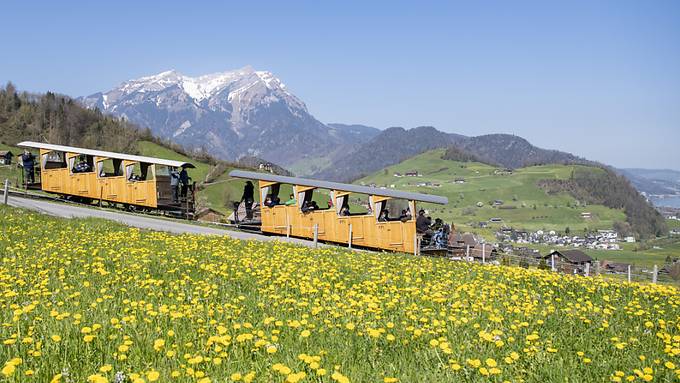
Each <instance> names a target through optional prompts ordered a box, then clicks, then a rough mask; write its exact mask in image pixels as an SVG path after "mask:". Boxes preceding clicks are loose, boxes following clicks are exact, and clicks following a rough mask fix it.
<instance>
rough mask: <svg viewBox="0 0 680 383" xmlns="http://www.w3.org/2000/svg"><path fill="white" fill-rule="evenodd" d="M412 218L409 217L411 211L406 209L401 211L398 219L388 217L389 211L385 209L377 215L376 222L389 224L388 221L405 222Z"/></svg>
mask: <svg viewBox="0 0 680 383" xmlns="http://www.w3.org/2000/svg"><path fill="white" fill-rule="evenodd" d="M411 218H412V216H411V209H409V208H406V209H403V210H402V211H401V214H400V215H399V217H394V218H392V217H390V211H389V210H388V209H387V208H384V209H382V211H381V212H380V214H379V215H378V222H389V221H401V222H407V221H410V220H411Z"/></svg>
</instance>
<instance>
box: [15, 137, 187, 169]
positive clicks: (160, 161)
mask: <svg viewBox="0 0 680 383" xmlns="http://www.w3.org/2000/svg"><path fill="white" fill-rule="evenodd" d="M17 146H18V147H21V148H33V149H44V150H55V151H59V152H68V153H78V154H85V155H89V156H97V157H106V158H115V159H118V160H127V161H135V162H146V163H150V164H157V165H165V166H172V167H176V168H179V167H185V168H195V166H194V165H193V164H191V163H189V162H184V161H174V160H166V159H162V158H154V157H145V156H134V155H132V154H123V153H114V152H105V151H103V150H92V149H83V148H75V147H73V146H63V145H52V144H45V143H42V142H33V141H24V142H20V143H18V144H17Z"/></svg>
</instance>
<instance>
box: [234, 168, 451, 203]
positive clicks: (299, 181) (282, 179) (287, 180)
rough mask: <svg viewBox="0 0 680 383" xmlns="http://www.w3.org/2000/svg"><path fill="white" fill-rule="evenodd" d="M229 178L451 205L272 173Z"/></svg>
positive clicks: (439, 199)
mask: <svg viewBox="0 0 680 383" xmlns="http://www.w3.org/2000/svg"><path fill="white" fill-rule="evenodd" d="M229 176H231V177H236V178H244V179H252V180H261V181H269V182H278V183H282V184H291V185H300V186H310V187H316V188H321V189H329V190H338V191H346V192H351V193H360V194H368V195H377V196H382V197H391V198H400V199H406V200H415V201H420V202H429V203H436V204H440V205H446V204H447V203H449V200H448V198H446V197H440V196H437V195H431V194H421V193H411V192H405V191H400V190H392V189H381V188H375V187H369V186H360V185H352V184H343V183H339V182H329V181H319V180H312V179H308V178H297V177H287V176H278V175H275V174H270V173H258V172H249V171H245V170H232V171H231V172H230V173H229Z"/></svg>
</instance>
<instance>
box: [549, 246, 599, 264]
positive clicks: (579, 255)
mask: <svg viewBox="0 0 680 383" xmlns="http://www.w3.org/2000/svg"><path fill="white" fill-rule="evenodd" d="M553 255H554V256H555V262H560V263H563V264H567V265H570V266H574V267H577V268H581V267H584V266H585V265H586V264H592V263H593V258H591V257H590V256H589V255H588V254H586V253H584V252H582V251H581V250H555V251H553V252H552V253H550V254H548V255H546V256H544V257H543V259H545V260H546V261H547V262H550V260H551V258H552V257H553Z"/></svg>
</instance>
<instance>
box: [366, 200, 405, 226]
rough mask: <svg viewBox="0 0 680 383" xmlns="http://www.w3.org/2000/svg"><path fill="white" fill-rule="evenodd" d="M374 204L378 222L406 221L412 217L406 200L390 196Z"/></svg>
mask: <svg viewBox="0 0 680 383" xmlns="http://www.w3.org/2000/svg"><path fill="white" fill-rule="evenodd" d="M374 205H375V211H376V218H377V220H378V222H393V221H401V222H407V221H411V220H412V219H413V214H412V213H411V206H410V203H409V201H407V200H404V199H395V198H390V199H386V200H382V201H379V202H376V203H375V204H374Z"/></svg>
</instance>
